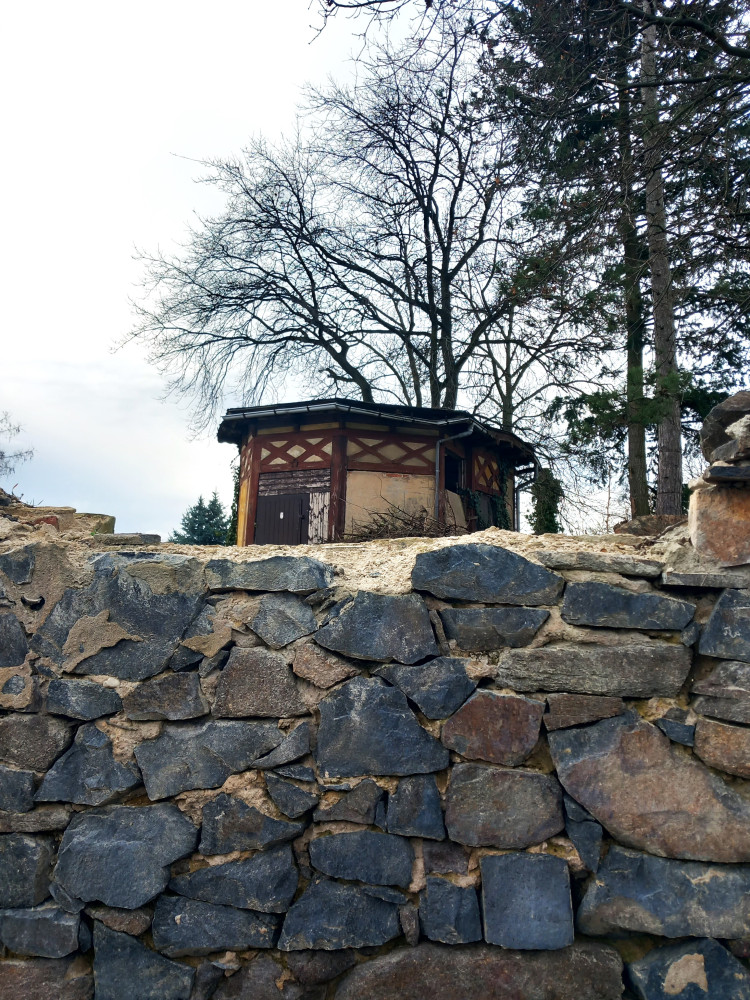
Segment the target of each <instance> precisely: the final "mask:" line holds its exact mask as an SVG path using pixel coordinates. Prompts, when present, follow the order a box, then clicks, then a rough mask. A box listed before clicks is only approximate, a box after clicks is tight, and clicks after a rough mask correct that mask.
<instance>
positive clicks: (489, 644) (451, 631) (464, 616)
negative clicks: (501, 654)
mask: <svg viewBox="0 0 750 1000" xmlns="http://www.w3.org/2000/svg"><path fill="white" fill-rule="evenodd" d="M439 614H440V621H441V622H442V623H443V628H444V629H445V634H446V636H447V637H448V638H449V639H455V640H456V643H457V644H458V646H459V648H460V649H463V650H466V652H467V653H474V652H489V651H490V650H493V649H503V648H504V647H506V646H509V647H511V648H516V647H518V646H528V644H529V643H530V642H531V640H532V639H533V638H534V636H535V635H536V633H537V632H538V631H539V629H540V628H541V627H542V625H544V623H545V622H546V621H547V619H548V618H549V611H544V610H542V609H541V608H445V609H443V610H442V611H440V612H439Z"/></svg>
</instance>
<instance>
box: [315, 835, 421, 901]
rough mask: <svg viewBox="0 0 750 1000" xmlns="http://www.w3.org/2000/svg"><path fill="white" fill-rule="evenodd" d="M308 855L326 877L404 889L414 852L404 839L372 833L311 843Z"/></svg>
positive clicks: (327, 837) (323, 838)
mask: <svg viewBox="0 0 750 1000" xmlns="http://www.w3.org/2000/svg"><path fill="white" fill-rule="evenodd" d="M309 851H310V861H311V863H312V865H313V867H314V868H317V869H318V871H320V872H323V874H324V875H331V876H333V877H334V878H343V879H350V880H357V881H359V882H369V883H371V884H373V885H400V886H403V887H404V888H406V886H408V885H409V883H410V882H411V868H412V864H413V862H414V851H413V849H412V847H411V844H410V843H409V841H408V840H406V839H405V838H403V837H394V836H393V835H391V834H389V833H375V832H373V831H371V830H361V831H358V832H357V833H334V834H331V835H330V836H322V837H318V838H317V839H315V840H313V841H311V842H310V847H309Z"/></svg>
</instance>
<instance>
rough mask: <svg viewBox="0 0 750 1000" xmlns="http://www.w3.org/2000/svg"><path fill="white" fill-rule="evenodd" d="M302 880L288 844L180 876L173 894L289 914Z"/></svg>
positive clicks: (173, 880) (249, 908)
mask: <svg viewBox="0 0 750 1000" xmlns="http://www.w3.org/2000/svg"><path fill="white" fill-rule="evenodd" d="M298 881H299V876H298V875H297V869H296V867H295V864H294V858H293V857H292V849H291V847H290V846H289V845H288V844H283V845H282V846H280V847H273V848H271V849H270V850H268V851H258V853H257V854H254V855H253V856H252V857H251V858H245V859H244V860H243V861H229V862H228V863H227V864H224V865H214V866H213V867H208V868H200V869H199V870H198V871H195V872H191V873H190V874H188V875H178V876H177V877H176V878H173V879H172V881H171V882H170V883H169V888H170V889H171V890H172V892H177V893H179V894H180V895H181V896H189V897H190V898H191V899H201V900H203V901H204V902H206V903H219V904H221V905H225V906H235V907H238V908H239V909H242V910H260V911H261V912H262V913H285V912H286V910H288V909H289V904H290V903H291V902H292V900H293V899H294V894H295V892H296V891H297V882H298Z"/></svg>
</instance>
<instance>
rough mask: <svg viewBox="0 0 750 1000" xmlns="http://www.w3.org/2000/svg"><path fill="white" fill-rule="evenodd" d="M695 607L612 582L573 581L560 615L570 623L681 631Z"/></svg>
mask: <svg viewBox="0 0 750 1000" xmlns="http://www.w3.org/2000/svg"><path fill="white" fill-rule="evenodd" d="M694 613H695V608H694V606H693V605H692V604H689V603H688V602H687V601H678V600H676V599H675V598H673V597H663V596H662V595H661V594H634V593H633V592H632V591H630V590H624V589H623V588H622V587H613V586H612V585H611V584H609V583H596V582H594V581H587V582H585V583H569V584H568V586H567V587H566V588H565V600H564V601H563V605H562V609H561V612H560V614H561V615H562V619H563V621H565V622H568V624H569V625H593V626H597V627H601V628H634V629H657V630H658V629H667V630H670V629H671V630H678V631H679V630H681V629H683V628H685V626H686V625H687V624H688V622H689V621H690V620H691V619H692V617H693V614H694Z"/></svg>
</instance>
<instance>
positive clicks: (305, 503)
mask: <svg viewBox="0 0 750 1000" xmlns="http://www.w3.org/2000/svg"><path fill="white" fill-rule="evenodd" d="M309 517H310V496H309V494H308V493H290V494H289V493H288V494H281V495H278V496H266V497H263V496H259V497H258V509H257V512H256V519H255V544H256V545H306V544H307V536H308V531H307V528H308V522H309Z"/></svg>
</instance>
